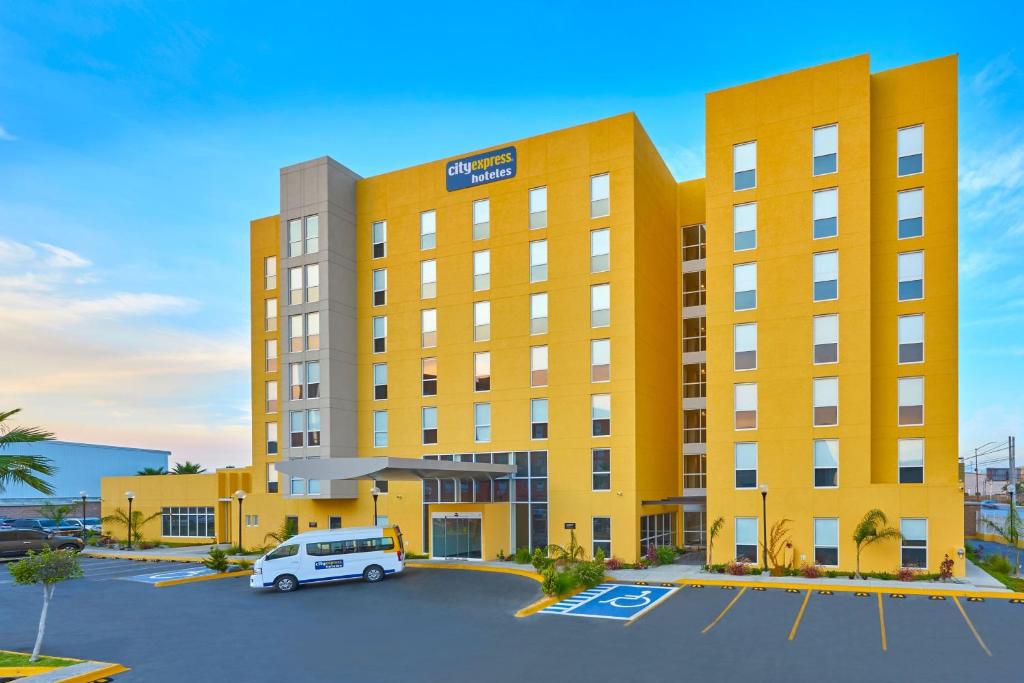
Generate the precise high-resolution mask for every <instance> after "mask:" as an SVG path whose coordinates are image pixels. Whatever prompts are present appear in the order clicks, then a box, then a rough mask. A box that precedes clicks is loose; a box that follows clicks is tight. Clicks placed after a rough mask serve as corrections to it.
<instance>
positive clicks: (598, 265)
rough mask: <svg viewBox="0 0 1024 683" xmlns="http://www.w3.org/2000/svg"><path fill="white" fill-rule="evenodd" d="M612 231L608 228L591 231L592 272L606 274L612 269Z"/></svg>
mask: <svg viewBox="0 0 1024 683" xmlns="http://www.w3.org/2000/svg"><path fill="white" fill-rule="evenodd" d="M611 241H612V231H611V230H609V229H608V228H601V229H600V230H591V231H590V272H591V273H604V272H606V271H607V270H608V269H609V268H610V267H611V250H612V244H611Z"/></svg>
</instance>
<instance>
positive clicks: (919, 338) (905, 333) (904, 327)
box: [897, 313, 924, 364]
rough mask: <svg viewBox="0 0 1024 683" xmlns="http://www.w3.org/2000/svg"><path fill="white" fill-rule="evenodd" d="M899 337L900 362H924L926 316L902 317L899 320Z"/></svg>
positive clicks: (917, 314) (918, 314)
mask: <svg viewBox="0 0 1024 683" xmlns="http://www.w3.org/2000/svg"><path fill="white" fill-rule="evenodd" d="M897 328H898V337H899V349H898V352H899V362H900V363H901V364H902V363H921V362H923V361H924V315H922V314H920V313H916V314H914V315H901V316H900V317H899V318H897Z"/></svg>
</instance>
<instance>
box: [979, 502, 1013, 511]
mask: <svg viewBox="0 0 1024 683" xmlns="http://www.w3.org/2000/svg"><path fill="white" fill-rule="evenodd" d="M981 507H983V508H985V509H986V510H998V509H999V508H1001V507H1003V505H1002V504H1001V503H999V501H995V500H983V501H981ZM1007 507H1009V506H1007Z"/></svg>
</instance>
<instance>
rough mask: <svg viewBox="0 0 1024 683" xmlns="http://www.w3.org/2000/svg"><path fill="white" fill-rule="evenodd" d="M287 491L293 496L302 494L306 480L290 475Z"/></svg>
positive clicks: (304, 490)
mask: <svg viewBox="0 0 1024 683" xmlns="http://www.w3.org/2000/svg"><path fill="white" fill-rule="evenodd" d="M288 491H289V492H290V493H291V494H292V495H293V496H301V495H302V494H304V493H305V492H306V481H305V480H304V479H300V478H299V477H292V479H291V482H290V483H289V485H288ZM284 547H285V548H296V549H298V547H299V546H297V545H295V546H284ZM278 550H281V549H280V548H279V549H278ZM274 552H277V551H274ZM293 554H294V553H293Z"/></svg>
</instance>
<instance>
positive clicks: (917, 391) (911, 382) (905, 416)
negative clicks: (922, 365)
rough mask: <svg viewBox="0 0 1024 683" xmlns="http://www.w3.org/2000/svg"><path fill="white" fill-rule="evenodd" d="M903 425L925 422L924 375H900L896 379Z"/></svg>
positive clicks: (900, 419)
mask: <svg viewBox="0 0 1024 683" xmlns="http://www.w3.org/2000/svg"><path fill="white" fill-rule="evenodd" d="M896 384H897V389H896V393H897V400H898V402H899V421H898V424H899V426H901V427H905V426H914V425H923V424H924V377H900V378H899V379H897V380H896Z"/></svg>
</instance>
